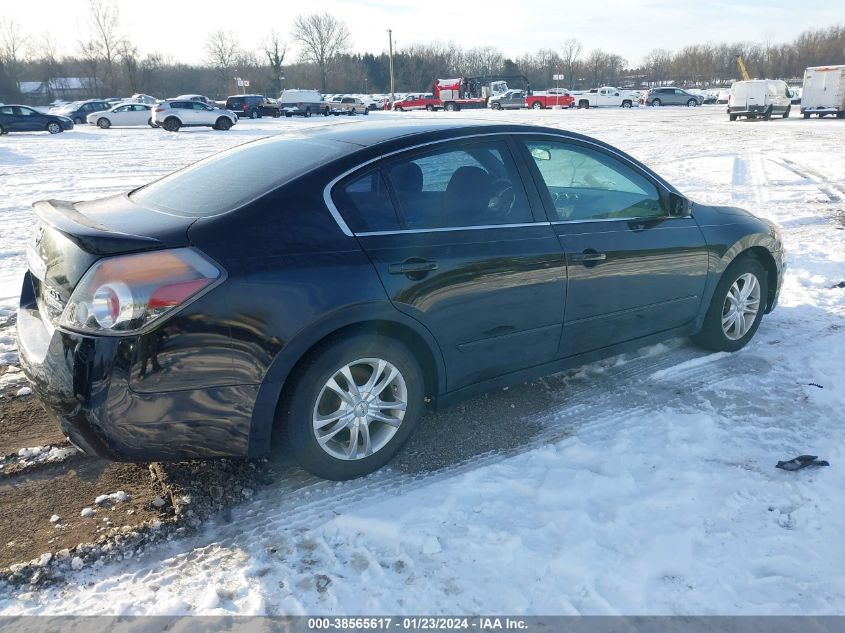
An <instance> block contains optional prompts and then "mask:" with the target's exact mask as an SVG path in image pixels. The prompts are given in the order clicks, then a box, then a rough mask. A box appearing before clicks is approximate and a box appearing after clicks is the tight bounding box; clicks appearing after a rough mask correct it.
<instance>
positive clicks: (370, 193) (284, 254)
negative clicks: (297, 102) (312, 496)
mask: <svg viewBox="0 0 845 633" xmlns="http://www.w3.org/2000/svg"><path fill="white" fill-rule="evenodd" d="M244 162H249V163H250V164H255V165H262V166H263V168H262V169H261V170H258V171H254V172H253V173H252V177H251V178H250V179H247V180H243V181H239V184H238V185H237V186H234V185H233V184H232V180H231V179H230V178H229V175H230V174H231V172H232V169H233V168H236V167H237V166H238V165H241V164H243V163H244ZM223 183H226V184H225V186H224V185H223ZM34 209H35V212H36V214H37V215H38V216H39V218H40V220H41V221H40V224H39V226H38V227H37V229H36V233H35V237H34V240H33V242H32V245H31V248H30V250H29V256H28V262H29V271H28V272H27V273H26V275H25V278H24V280H23V289H22V294H21V303H20V311H19V316H18V321H17V327H18V335H19V341H20V356H21V362H22V365H23V367H24V370H25V372H26V374H27V376H28V377H29V378H30V380H31V381H32V382H33V384H34V386H35V390H36V392H37V394H38V395H39V397H40V398H41V400H42V401H43V403H44V404H45V406H46V408H47V409H48V411H49V412H50V413H51V414H52V416H53V417H55V419H56V420H57V421H58V423H59V424H60V425H61V428H62V429H63V430H64V432H65V433H66V434H67V435H68V436H69V438H70V439H71V441H72V442H73V443H74V444H75V445H77V446H79V447H80V448H81V449H82V450H84V451H85V452H88V453H96V454H98V455H101V456H104V457H107V458H111V459H117V460H162V459H185V458H197V457H211V456H249V457H253V456H257V455H261V454H263V453H265V452H267V451H268V450H270V447H271V439H272V438H273V437H274V434H278V435H279V438H280V439H284V440H286V441H287V442H288V443H289V445H290V447H291V449H292V452H293V454H294V455H295V456H296V458H297V459H298V460H299V461H300V463H301V464H302V466H303V467H304V468H306V469H307V470H309V471H311V472H312V473H315V474H317V475H319V476H322V477H327V478H331V479H346V478H351V477H357V476H360V475H363V474H365V473H369V472H371V471H373V470H374V469H377V468H379V467H380V466H382V465H383V464H385V463H386V462H387V461H388V460H390V458H391V457H392V456H393V455H394V454H395V453H396V452H397V451H398V450H399V448H400V447H401V446H402V444H403V442H404V441H405V440H406V439H407V438H408V436H409V435H410V434H411V432H412V431H413V429H414V426H415V424H416V423H417V420H418V419H419V417H420V414H421V413H422V411H423V409H424V407H425V406H427V405H429V404H431V405H432V406H435V405H439V406H443V405H446V404H448V403H450V402H453V401H455V400H456V399H459V398H461V397H464V396H466V395H468V394H471V393H475V392H478V391H479V390H485V389H490V388H494V387H500V386H502V385H506V384H511V383H514V382H518V381H525V380H529V379H533V378H536V377H539V376H542V375H545V374H550V373H552V372H558V371H561V370H562V369H564V368H566V367H570V366H573V365H579V364H582V363H585V362H588V361H591V360H594V359H597V358H599V357H604V356H608V355H611V354H617V353H620V352H623V351H625V350H629V349H632V348H636V347H639V346H642V345H645V344H648V343H652V342H655V341H658V340H662V339H666V338H668V337H676V336H685V335H691V336H693V337H694V340H695V341H696V342H697V343H699V344H701V345H703V346H705V347H707V348H709V349H714V350H723V351H734V350H738V349H740V348H741V347H743V346H744V345H745V344H746V343H748V341H749V340H750V339H751V337H752V336H754V333H755V332H756V330H757V328H758V326H759V324H760V321H761V319H762V317H763V315H764V314H765V313H767V312H769V311H771V310H772V309H773V308H774V307H775V304H776V302H777V298H778V293H779V290H780V287H781V280H782V274H783V268H784V255H783V246H782V243H781V238H780V235H779V233H778V230H777V228H776V227H775V226H774V225H773V224H771V223H770V222H768V221H766V220H762V219H759V218H757V217H755V216H753V215H751V214H750V213H748V212H746V211H743V210H741V209H736V208H730V207H714V206H706V205H702V204H693V203H692V202H691V201H690V200H688V199H687V198H685V197H684V196H683V195H681V194H680V193H679V192H678V191H677V190H676V189H675V188H673V187H672V186H671V185H670V184H669V183H667V182H666V181H665V180H663V179H662V178H661V177H660V176H658V175H657V174H655V173H654V172H652V171H651V170H649V169H648V168H647V167H645V166H644V165H642V164H641V163H639V162H637V161H636V160H634V159H633V158H631V157H630V156H628V155H626V154H624V153H623V152H621V151H619V150H617V149H614V148H613V147H610V146H608V145H606V144H604V143H601V142H599V141H596V140H594V139H591V138H588V137H586V136H582V135H579V134H574V133H569V132H564V131H560V130H553V129H548V128H543V127H529V126H516V125H498V124H491V123H481V122H471V121H470V122H467V121H443V122H436V123H434V122H431V121H425V122H414V121H407V122H398V121H397V122H394V123H392V124H391V123H381V124H373V125H367V124H358V125H354V124H352V125H345V126H332V127H321V128H319V129H314V130H312V131H311V132H309V133H303V134H302V135H300V136H297V137H283V138H282V137H271V138H268V139H264V140H260V141H256V142H253V143H248V144H246V145H242V146H240V147H236V148H234V149H231V150H228V151H226V152H223V153H221V154H217V155H215V156H212V157H210V158H208V159H206V160H204V161H201V162H199V163H197V164H195V165H193V166H191V167H188V168H186V169H183V170H181V171H178V172H176V173H174V174H171V175H169V176H166V177H164V178H162V179H161V180H158V181H156V182H153V183H152V184H149V185H146V186H144V187H141V188H139V189H136V190H134V191H132V192H130V193H128V194H126V195H118V196H114V197H111V198H105V199H102V200H95V201H91V202H77V203H72V202H61V201H57V200H49V201H44V202H38V203H36V204H35V205H34Z"/></svg>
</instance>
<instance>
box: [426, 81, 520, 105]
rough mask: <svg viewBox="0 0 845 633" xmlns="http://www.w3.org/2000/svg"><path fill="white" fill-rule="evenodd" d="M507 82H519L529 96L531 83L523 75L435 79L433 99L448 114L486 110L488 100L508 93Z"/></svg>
mask: <svg viewBox="0 0 845 633" xmlns="http://www.w3.org/2000/svg"><path fill="white" fill-rule="evenodd" d="M508 81H519V82H521V83H522V87H523V89H524V90H525V94H526V95H530V94H531V82H529V81H528V78H527V77H526V76H525V75H483V76H480V77H458V78H456V79H435V81H434V97H435V98H436V99H438V100H440V102H441V103H442V104H443V109H444V110H446V111H448V112H456V111H458V110H464V109H467V110H469V109H480V108H486V107H487V102H488V100H489V99H491V98H492V97H496V96H498V95H501V94H504V93H505V92H507V91H508Z"/></svg>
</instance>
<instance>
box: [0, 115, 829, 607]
mask: <svg viewBox="0 0 845 633" xmlns="http://www.w3.org/2000/svg"><path fill="white" fill-rule="evenodd" d="M392 116H406V117H407V116H411V115H408V114H405V115H401V114H390V113H376V114H375V115H372V116H370V117H369V120H373V119H376V118H379V117H385V118H386V117H392ZM420 116H432V117H434V118H437V117H443V116H456V117H469V116H470V114H469V113H455V114H454V115H449V114H445V113H434V114H421V115H420ZM483 116H484V117H485V118H496V119H501V120H507V121H525V122H533V123H539V124H544V125H550V126H556V127H562V128H567V129H571V130H574V131H579V132H583V133H586V134H590V135H593V136H596V137H598V138H600V139H602V140H605V141H608V142H610V143H612V144H615V145H617V146H618V147H620V148H622V149H624V150H625V151H628V152H630V153H631V154H633V155H634V156H636V157H637V158H639V159H640V160H643V161H644V162H646V163H647V164H649V165H650V166H651V167H653V168H655V169H656V170H657V171H658V172H660V173H662V174H663V175H664V176H666V177H667V178H668V179H669V180H670V181H672V182H673V183H674V184H675V185H677V186H678V187H679V189H681V191H683V192H685V193H686V194H688V195H689V196H690V197H692V198H693V199H697V200H700V201H703V202H712V203H724V204H735V205H739V206H744V207H746V208H749V209H751V210H753V211H754V212H755V213H757V214H759V215H762V216H765V217H768V218H771V219H773V220H775V221H776V222H778V223H779V224H780V226H781V227H782V231H783V236H784V240H785V243H786V247H787V249H788V251H789V269H788V271H787V276H786V280H785V283H784V288H783V292H782V295H781V304H780V306H779V307H778V309H777V310H775V312H774V313H772V314H771V315H768V316H767V317H766V318H765V319H764V320H763V323H762V325H761V327H760V330H759V331H758V333H757V336H756V337H755V339H754V340H753V341H752V342H751V344H749V345H748V346H747V347H746V348H745V349H744V350H742V351H741V352H739V353H737V354H733V355H730V354H711V355H708V354H705V353H703V352H701V351H700V350H697V349H696V348H694V347H692V346H691V345H690V344H689V343H688V342H687V341H684V340H677V341H670V342H668V343H666V344H661V345H657V346H652V347H649V348H645V349H642V350H640V351H639V352H637V353H635V354H629V355H626V356H622V357H616V358H613V359H609V360H606V361H603V362H600V363H595V364H593V365H590V366H587V367H585V368H584V369H583V371H581V372H579V373H578V374H577V375H574V376H573V377H571V378H570V379H567V380H565V381H562V382H561V381H555V382H552V381H539V382H538V383H537V388H539V389H544V390H551V391H552V392H553V393H552V395H553V396H554V397H553V398H552V401H553V402H554V404H553V405H552V406H550V407H549V408H548V409H547V410H546V411H545V412H543V413H542V414H540V415H537V416H534V417H533V418H532V422H534V423H535V424H539V426H540V428H541V430H540V432H539V433H538V434H537V435H535V436H534V437H533V438H532V439H531V440H530V441H527V442H526V443H525V445H524V446H522V447H521V448H520V449H518V450H516V451H511V452H509V453H508V454H489V455H485V456H483V457H481V458H475V459H472V460H470V461H468V462H464V463H461V464H456V465H454V466H452V467H449V468H446V469H444V470H441V471H438V472H434V473H425V474H407V473H404V472H401V471H400V470H399V469H387V470H383V471H381V472H378V473H376V474H374V475H372V476H370V477H367V478H365V479H362V480H357V481H354V482H347V483H331V482H324V481H318V480H315V479H313V478H310V477H308V476H306V475H304V474H302V473H301V472H299V471H291V473H290V474H289V476H288V477H286V478H285V479H284V481H283V482H281V484H280V485H279V486H278V487H277V488H275V489H271V490H266V491H264V492H263V493H261V494H257V495H256V496H255V497H254V498H252V499H251V500H250V501H248V502H246V503H244V504H243V505H242V506H240V507H238V508H236V509H235V510H234V511H233V512H231V514H229V515H226V516H225V517H220V518H219V519H218V520H217V521H216V523H215V524H213V525H207V526H206V527H205V528H204V530H203V531H202V533H201V534H200V535H198V536H195V537H191V538H190V539H186V540H182V541H178V542H174V543H171V544H169V545H168V546H166V547H163V548H161V549H160V550H158V551H155V552H153V553H151V554H148V555H147V556H146V557H145V558H143V559H142V560H137V559H134V558H133V559H131V560H126V561H124V562H122V563H120V564H112V565H109V566H102V567H98V568H97V567H95V568H94V569H84V570H82V571H80V572H78V573H76V574H74V575H72V576H71V577H70V578H69V580H68V584H67V585H65V586H62V587H55V588H52V589H48V590H44V591H41V592H36V593H28V594H23V595H18V596H16V597H11V596H10V597H6V598H0V614H19V613H76V614H98V613H102V614H130V613H131V614H182V613H192V614H234V613H239V614H253V613H267V614H282V613H289V614H304V613H336V614H402V613H451V614H458V613H484V614H489V613H501V614H843V613H845V574H843V573H842V570H843V569H845V547H842V542H843V540H844V539H845V442H843V426H845V425H843V422H845V413H843V412H845V318H843V317H845V288H839V287H835V286H836V285H837V284H839V282H842V281H845V224H843V222H844V221H845V202H843V200H845V156H843V153H842V147H845V125H843V124H842V123H841V122H839V121H835V120H815V119H813V120H810V121H804V120H799V119H790V120H786V121H772V122H768V123H766V122H753V121H752V122H737V123H729V122H728V121H727V116H726V115H725V113H724V108H722V107H712V108H707V107H704V108H697V109H694V110H688V109H686V108H677V109H669V108H662V109H646V108H640V109H633V110H630V111H623V110H618V111H617V110H603V111H599V110H589V111H571V112H569V111H542V112H525V111H520V112H495V113H490V112H488V113H484V114H483ZM362 120H363V119H362V118H360V117H359V118H357V119H351V120H350V119H346V118H344V119H335V118H332V119H329V120H323V119H310V120H300V119H295V120H291V119H281V120H262V121H258V122H253V121H244V122H241V123H240V124H239V125H238V126H236V128H235V129H233V130H232V131H231V132H229V133H227V134H224V133H218V132H212V131H206V130H188V131H183V132H180V133H178V134H167V133H165V132H162V131H160V130H149V129H124V130H120V129H112V130H107V131H101V130H97V129H89V128H87V127H82V128H77V130H74V131H73V132H71V133H67V134H61V135H59V136H57V137H50V136H47V135H40V134H35V135H9V136H4V137H3V138H2V139H0V192H2V197H1V198H0V219H2V220H1V221H0V317H2V315H3V314H4V311H5V313H8V312H9V311H11V310H14V305H15V300H16V296H17V292H18V284H19V279H20V274H21V271H22V269H23V266H24V256H23V254H24V249H25V244H26V240H27V239H28V234H29V229H30V228H31V226H32V223H33V219H32V215H31V214H30V212H29V209H28V206H29V204H30V203H31V202H32V201H33V200H36V199H40V198H46V197H56V198H65V199H68V198H69V199H80V198H90V197H96V196H102V195H106V194H110V193H113V192H117V191H123V190H125V189H128V188H130V187H132V186H135V185H137V184H140V183H143V182H145V181H147V180H149V179H151V178H153V177H155V176H158V175H160V174H163V173H166V172H168V171H170V170H172V169H174V168H176V167H179V166H181V165H184V164H186V163H189V162H191V161H193V160H196V159H198V158H201V157H203V156H206V155H208V154H210V153H212V152H214V151H217V150H220V149H223V148H225V147H229V146H232V145H235V144H238V143H241V142H244V141H246V140H249V139H252V138H256V137H260V136H264V135H267V134H275V133H279V132H284V131H287V130H292V129H293V130H295V129H299V128H301V127H304V126H308V125H326V124H329V125H355V124H358V123H359V122H360V121H362ZM14 357H15V353H14V342H13V341H12V340H8V339H6V340H0V363H2V362H10V361H12V360H14ZM468 414H469V415H472V412H471V411H470V412H469V413H468ZM513 422H514V424H515V425H518V424H521V423H524V422H525V420H523V419H521V418H520V416H519V414H518V412H517V410H515V411H514V420H513ZM802 453H812V454H815V455H820V456H821V457H822V458H824V459H827V460H829V461H830V463H831V466H830V467H828V468H821V469H816V470H812V469H807V470H804V471H799V472H794V473H790V472H784V471H781V470H777V469H775V468H774V464H775V463H776V462H777V461H778V460H781V459H789V458H791V457H794V456H795V455H798V454H802Z"/></svg>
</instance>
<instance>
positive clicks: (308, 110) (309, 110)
mask: <svg viewBox="0 0 845 633" xmlns="http://www.w3.org/2000/svg"><path fill="white" fill-rule="evenodd" d="M305 116H306V117H310V116H311V108H305Z"/></svg>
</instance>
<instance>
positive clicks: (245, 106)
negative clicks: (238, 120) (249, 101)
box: [243, 104, 248, 112]
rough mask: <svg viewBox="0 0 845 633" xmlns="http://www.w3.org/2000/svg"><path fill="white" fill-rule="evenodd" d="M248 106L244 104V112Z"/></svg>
mask: <svg viewBox="0 0 845 633" xmlns="http://www.w3.org/2000/svg"><path fill="white" fill-rule="evenodd" d="M247 107H248V106H247V105H246V104H244V107H243V110H244V112H246V111H247Z"/></svg>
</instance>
